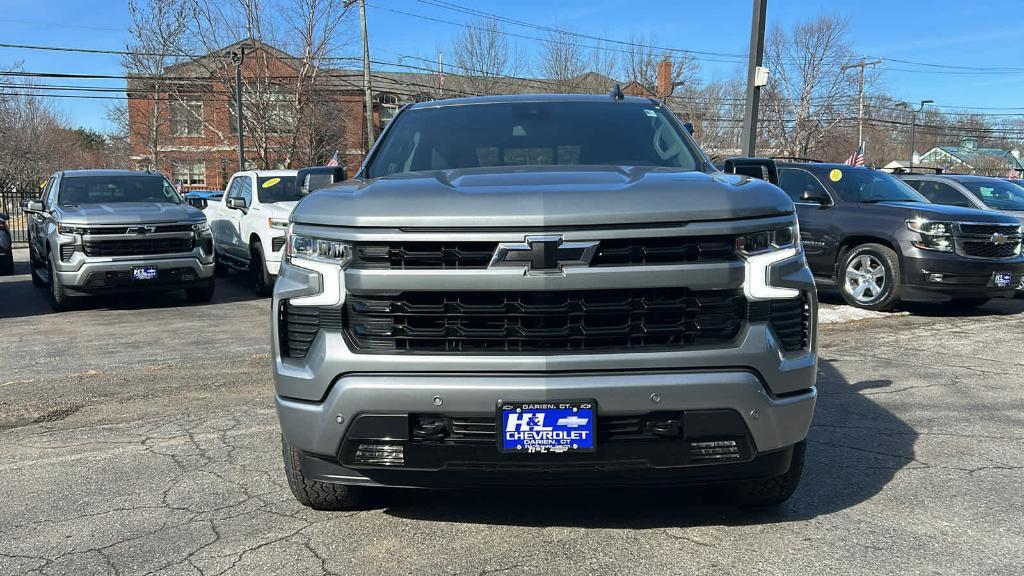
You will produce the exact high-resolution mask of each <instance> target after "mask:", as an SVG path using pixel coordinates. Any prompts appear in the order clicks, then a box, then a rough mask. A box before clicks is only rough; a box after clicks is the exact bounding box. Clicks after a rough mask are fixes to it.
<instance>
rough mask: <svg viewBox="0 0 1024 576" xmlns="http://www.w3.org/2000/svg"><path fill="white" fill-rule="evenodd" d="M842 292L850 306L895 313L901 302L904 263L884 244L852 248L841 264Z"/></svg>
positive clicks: (840, 280) (840, 287) (840, 279)
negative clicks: (894, 309) (901, 278)
mask: <svg viewBox="0 0 1024 576" xmlns="http://www.w3.org/2000/svg"><path fill="white" fill-rule="evenodd" d="M839 291H840V292H841V293H842V295H843V300H845V301H846V303H847V304H849V305H850V306H856V307H857V308H863V309H865V310H891V309H892V308H893V307H895V306H896V304H897V303H898V302H899V299H900V261H899V257H898V256H896V253H895V252H893V250H892V249H891V248H889V247H887V246H882V245H881V244H861V245H860V246H856V247H854V248H853V249H851V250H850V251H849V252H847V253H846V255H845V256H844V257H843V260H842V262H841V263H840V265H839Z"/></svg>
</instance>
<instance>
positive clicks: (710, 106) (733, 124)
mask: <svg viewBox="0 0 1024 576" xmlns="http://www.w3.org/2000/svg"><path fill="white" fill-rule="evenodd" d="M743 94H744V83H743V82H742V81H741V80H739V79H734V80H728V81H722V80H717V81H713V82H709V83H707V84H705V85H703V86H691V87H689V89H688V90H686V93H685V94H684V95H681V96H677V97H674V98H669V103H670V104H671V105H672V108H673V110H674V111H675V112H676V113H677V114H678V115H679V117H680V118H681V119H682V120H683V121H684V122H692V123H693V126H694V131H693V136H694V138H695V139H696V140H697V142H699V143H700V145H701V147H702V148H704V151H705V152H707V154H708V156H710V157H711V159H712V160H715V161H718V160H724V159H725V158H728V157H730V156H736V155H737V154H738V153H739V150H738V146H739V141H740V131H741V127H742V120H743Z"/></svg>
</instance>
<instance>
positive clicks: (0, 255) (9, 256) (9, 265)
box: [0, 213, 14, 276]
mask: <svg viewBox="0 0 1024 576" xmlns="http://www.w3.org/2000/svg"><path fill="white" fill-rule="evenodd" d="M9 219H10V218H9V217H8V216H7V214H3V213H0V276H7V275H9V274H13V273H14V247H13V245H12V242H11V231H10V229H9V228H8V226H7V221H8V220H9Z"/></svg>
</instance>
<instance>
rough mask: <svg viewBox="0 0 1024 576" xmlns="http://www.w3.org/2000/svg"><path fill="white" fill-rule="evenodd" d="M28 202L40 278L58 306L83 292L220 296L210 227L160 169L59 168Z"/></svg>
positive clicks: (33, 260)
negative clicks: (216, 291) (172, 292)
mask: <svg viewBox="0 0 1024 576" xmlns="http://www.w3.org/2000/svg"><path fill="white" fill-rule="evenodd" d="M23 208H24V210H25V212H27V213H28V214H29V215H30V216H29V221H28V233H29V261H30V264H31V269H32V282H33V284H35V285H36V286H41V287H42V286H48V287H49V294H50V304H51V305H52V306H53V308H54V309H55V310H62V309H64V308H65V307H66V306H67V305H68V303H69V299H70V298H71V297H72V296H75V295H80V294H104V293H117V292H138V291H170V290H181V289H184V290H185V293H186V294H187V296H188V299H189V300H191V301H193V302H205V301H209V300H210V299H211V298H212V297H213V290H214V280H213V236H212V234H211V233H210V226H209V224H207V221H206V217H205V216H203V213H202V211H200V210H197V209H196V208H194V207H192V206H190V205H189V204H188V203H187V202H185V201H184V200H183V199H182V197H181V196H179V195H178V192H177V191H176V190H175V189H174V186H172V185H171V183H170V182H168V181H167V179H166V178H164V176H163V175H161V174H160V173H159V172H148V171H146V172H142V171H130V170H65V171H62V172H57V173H55V174H53V175H52V176H51V177H50V179H49V180H48V181H47V183H46V185H45V187H44V188H43V191H42V197H41V198H39V199H37V200H28V201H26V202H25V204H24V206H23Z"/></svg>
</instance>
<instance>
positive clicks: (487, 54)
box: [452, 18, 524, 94]
mask: <svg viewBox="0 0 1024 576" xmlns="http://www.w3.org/2000/svg"><path fill="white" fill-rule="evenodd" d="M452 52H453V55H454V61H455V66H456V67H457V68H458V70H459V76H457V77H456V78H454V79H453V80H454V82H453V83H454V84H457V90H460V91H462V92H465V93H469V94H503V93H508V92H511V91H514V88H515V86H516V85H515V83H514V82H512V81H510V80H509V78H510V77H516V76H519V75H520V74H521V73H522V69H523V62H524V58H523V54H522V51H521V50H519V48H518V46H516V45H515V44H513V43H511V42H509V40H508V37H507V36H506V35H505V32H504V30H503V29H502V27H501V25H500V24H499V23H498V21H497V20H494V19H493V18H492V19H484V20H475V21H473V22H471V23H470V24H469V25H468V26H467V27H466V28H465V29H464V30H463V31H462V33H461V34H460V35H459V36H458V37H457V38H456V39H455V43H454V45H453V47H452Z"/></svg>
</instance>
